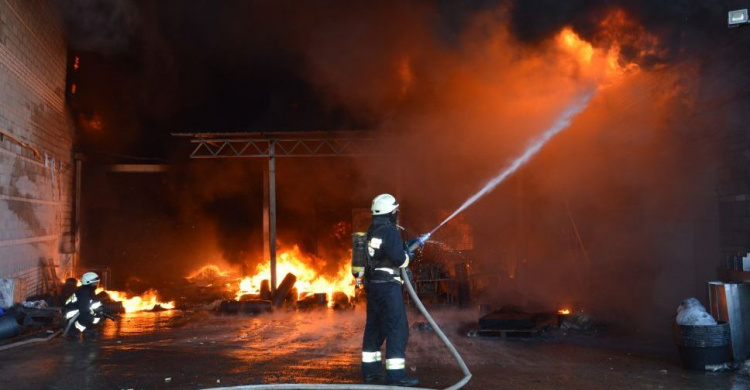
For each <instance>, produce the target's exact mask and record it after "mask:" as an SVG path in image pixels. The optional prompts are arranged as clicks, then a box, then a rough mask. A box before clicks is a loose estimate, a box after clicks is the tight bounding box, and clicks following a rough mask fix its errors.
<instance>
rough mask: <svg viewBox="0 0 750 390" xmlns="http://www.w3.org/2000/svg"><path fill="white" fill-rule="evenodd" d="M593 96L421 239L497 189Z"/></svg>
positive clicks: (575, 106)
mask: <svg viewBox="0 0 750 390" xmlns="http://www.w3.org/2000/svg"><path fill="white" fill-rule="evenodd" d="M592 96H593V92H588V93H586V94H584V95H583V96H582V97H581V98H579V99H578V101H576V102H574V103H573V104H571V105H570V106H569V107H568V109H567V110H565V111H564V112H563V113H562V114H561V115H560V117H559V118H557V120H556V121H555V123H553V124H552V126H550V128H549V129H547V130H546V131H545V132H544V133H543V134H542V136H541V137H539V138H538V139H537V140H536V141H534V142H533V143H532V144H531V146H529V148H528V149H526V151H525V152H524V153H523V154H522V155H521V156H519V157H518V158H517V159H516V160H515V161H513V163H512V164H510V166H508V167H507V168H505V169H504V170H503V171H501V172H500V173H499V174H498V175H497V176H495V177H494V178H492V180H490V181H489V182H487V184H485V186H484V187H482V189H480V190H479V191H478V192H477V193H476V194H474V195H472V196H471V197H470V198H469V199H467V200H466V201H465V202H464V203H463V204H462V205H461V207H459V208H457V209H456V211H454V212H453V214H451V215H449V216H448V218H446V219H445V220H444V221H443V222H440V224H439V225H437V226H435V228H434V229H432V230H430V232H429V233H426V234H423V235H421V236H420V237H419V240H422V238H424V241H427V240H428V239H429V238H430V236H432V235H433V234H434V233H435V232H436V231H437V230H438V229H440V228H441V227H443V225H445V224H446V223H448V221H450V220H451V219H453V218H454V217H455V216H456V215H458V214H461V213H462V212H463V211H464V210H466V208H468V207H469V206H471V205H472V204H474V202H476V201H477V200H479V199H480V198H481V197H483V196H485V195H487V194H488V193H489V192H490V191H492V190H493V189H495V187H497V185H498V184H500V183H502V182H503V181H505V179H506V178H507V177H508V176H510V175H511V174H513V173H514V172H516V171H517V170H518V168H520V167H521V166H523V165H524V164H526V162H528V161H529V160H530V159H531V158H532V157H533V156H534V155H535V154H537V152H539V150H540V149H541V148H542V146H544V145H545V144H546V143H547V142H548V141H549V140H550V139H552V137H554V136H555V135H557V134H558V133H560V132H561V131H563V130H565V129H566V128H568V126H570V121H571V120H572V119H573V117H575V116H576V115H577V114H578V113H580V112H581V111H583V109H584V108H586V106H587V105H588V102H589V100H590V99H591V97H592Z"/></svg>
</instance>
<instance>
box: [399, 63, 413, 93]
mask: <svg viewBox="0 0 750 390" xmlns="http://www.w3.org/2000/svg"><path fill="white" fill-rule="evenodd" d="M398 77H399V79H400V80H401V91H400V93H399V97H400V98H402V99H403V98H405V97H406V96H407V95H408V94H409V91H410V90H411V87H412V84H413V83H414V72H413V71H412V69H411V61H410V60H409V58H404V59H403V60H401V61H399V63H398Z"/></svg>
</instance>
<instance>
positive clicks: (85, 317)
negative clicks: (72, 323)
mask: <svg viewBox="0 0 750 390" xmlns="http://www.w3.org/2000/svg"><path fill="white" fill-rule="evenodd" d="M101 306H102V303H101V301H100V300H99V298H97V297H96V286H95V285H90V286H81V287H79V288H78V289H77V290H76V291H75V293H73V295H71V296H70V298H68V300H67V301H66V302H65V311H66V319H70V318H72V317H73V315H70V314H69V313H77V314H78V320H77V322H79V323H80V324H81V325H83V326H85V327H88V326H91V325H93V324H96V323H98V322H99V320H98V316H97V314H98V313H97V310H100V308H101Z"/></svg>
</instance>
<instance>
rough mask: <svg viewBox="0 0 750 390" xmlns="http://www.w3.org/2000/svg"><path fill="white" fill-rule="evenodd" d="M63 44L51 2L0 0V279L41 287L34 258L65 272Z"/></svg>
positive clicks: (67, 168) (68, 133)
mask: <svg viewBox="0 0 750 390" xmlns="http://www.w3.org/2000/svg"><path fill="white" fill-rule="evenodd" d="M66 61H67V46H66V43H65V39H64V35H63V24H62V18H61V15H60V14H59V12H58V10H57V8H56V7H55V5H54V4H53V3H52V2H48V1H44V0H3V1H0V278H7V277H12V278H24V279H25V280H26V286H27V294H29V295H30V294H36V293H41V292H43V286H42V283H41V274H40V271H39V260H40V258H52V259H54V260H55V262H56V263H57V264H58V265H60V268H58V269H57V273H58V276H60V277H64V276H66V275H69V274H71V267H72V264H71V263H72V261H71V259H72V258H73V256H72V255H71V252H72V251H73V248H74V245H73V234H72V230H71V226H72V224H71V218H72V212H73V191H72V188H73V185H72V184H73V172H74V168H75V167H74V163H73V155H72V148H73V134H74V133H73V122H72V119H71V117H70V114H69V112H68V109H67V107H66V104H65V71H66Z"/></svg>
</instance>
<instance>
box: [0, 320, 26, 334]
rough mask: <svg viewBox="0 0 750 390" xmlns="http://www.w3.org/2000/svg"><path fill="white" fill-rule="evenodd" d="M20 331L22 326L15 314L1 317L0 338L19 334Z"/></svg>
mask: <svg viewBox="0 0 750 390" xmlns="http://www.w3.org/2000/svg"><path fill="white" fill-rule="evenodd" d="M19 333H21V327H20V326H18V321H16V317H15V316H12V315H7V316H2V317H0V339H9V338H11V337H15V336H18V334H19Z"/></svg>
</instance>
